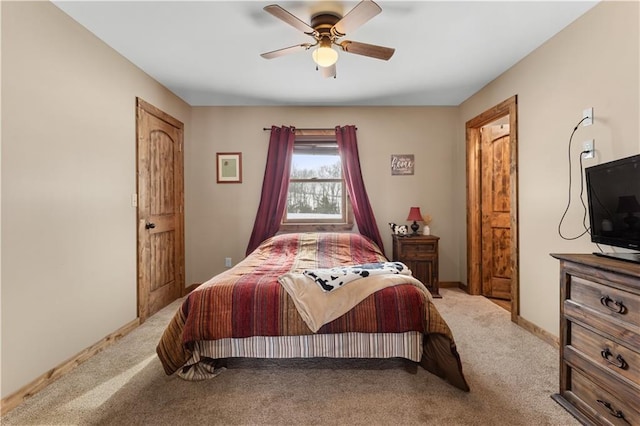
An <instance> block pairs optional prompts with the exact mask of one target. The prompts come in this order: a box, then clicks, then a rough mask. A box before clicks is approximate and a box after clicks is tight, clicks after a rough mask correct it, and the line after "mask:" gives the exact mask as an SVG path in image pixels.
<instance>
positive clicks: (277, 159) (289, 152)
mask: <svg viewBox="0 0 640 426" xmlns="http://www.w3.org/2000/svg"><path fill="white" fill-rule="evenodd" d="M295 140H296V133H295V128H293V127H286V126H282V127H276V126H271V138H270V139H269V152H268V154H267V164H266V166H265V170H264V180H263V181H262V195H261V196H260V205H259V206H258V213H257V214H256V221H255V223H254V225H253V232H252V233H251V239H250V240H249V245H248V246H247V252H246V254H249V253H251V252H252V251H253V250H255V249H256V248H257V247H258V246H259V245H260V243H261V242H263V241H264V240H266V239H267V238H269V237H273V236H274V235H275V234H276V232H278V229H279V228H280V222H281V220H282V215H283V214H284V209H285V208H286V206H287V191H288V190H289V170H290V169H291V157H292V156H293V144H294V142H295Z"/></svg>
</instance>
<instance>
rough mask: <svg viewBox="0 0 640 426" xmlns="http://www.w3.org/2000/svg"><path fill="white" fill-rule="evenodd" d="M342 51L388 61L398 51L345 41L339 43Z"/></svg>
mask: <svg viewBox="0 0 640 426" xmlns="http://www.w3.org/2000/svg"><path fill="white" fill-rule="evenodd" d="M339 46H340V47H342V50H344V51H345V52H349V53H355V54H356V55H363V56H369V57H371V58H376V59H382V60H383V61H388V60H389V59H390V58H391V57H392V56H393V53H394V52H395V51H396V49H392V48H391V47H384V46H376V45H375V44H367V43H360V42H357V41H351V40H344V41H342V42H340V43H339Z"/></svg>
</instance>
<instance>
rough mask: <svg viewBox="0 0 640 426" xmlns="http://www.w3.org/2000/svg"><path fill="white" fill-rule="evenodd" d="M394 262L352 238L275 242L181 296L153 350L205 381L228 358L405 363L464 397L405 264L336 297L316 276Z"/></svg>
mask: <svg viewBox="0 0 640 426" xmlns="http://www.w3.org/2000/svg"><path fill="white" fill-rule="evenodd" d="M390 264H391V266H394V264H393V263H392V262H389V261H388V259H386V258H385V256H384V254H383V253H382V251H381V250H380V248H379V247H377V246H376V245H375V244H374V243H373V242H372V241H371V240H369V239H368V238H366V237H363V236H361V235H359V234H355V233H293V234H283V235H277V236H274V237H272V238H269V239H267V240H265V241H264V242H263V243H262V244H260V246H259V247H258V248H257V249H256V250H254V251H253V252H252V253H251V254H249V255H248V256H247V257H246V258H245V259H244V260H243V261H241V262H240V263H238V264H237V265H236V266H234V267H233V268H231V269H229V270H227V271H225V272H223V273H221V274H219V275H216V276H215V277H213V278H211V279H210V280H209V281H207V282H205V283H203V284H202V285H200V286H199V287H198V288H197V289H196V290H194V291H192V292H191V293H190V294H189V295H188V296H187V297H186V298H185V300H184V301H183V303H182V305H181V306H180V308H178V310H177V312H176V313H175V315H174V316H173V318H172V319H171V321H170V323H169V324H168V326H167V328H166V329H165V331H164V333H163V335H162V337H161V339H160V342H159V343H158V346H157V349H156V352H157V354H158V357H159V359H160V361H161V362H162V365H163V368H164V371H165V372H166V374H168V375H172V374H177V375H179V376H180V377H182V378H184V379H187V380H202V379H207V378H211V377H215V376H216V375H217V374H219V373H220V372H221V371H223V370H224V368H220V365H221V361H223V360H225V359H227V358H232V357H249V358H318V357H323V358H325V357H326V358H396V357H400V358H406V359H409V360H412V361H414V362H417V363H420V365H422V366H423V367H424V368H425V369H427V370H428V371H430V372H431V373H433V374H435V375H437V376H439V377H441V378H443V379H444V380H446V381H448V382H449V383H450V384H452V385H453V386H456V387H457V388H460V389H462V390H464V391H468V390H469V386H468V384H467V382H466V380H465V378H464V375H463V372H462V365H461V361H460V356H459V354H458V351H457V348H456V345H455V342H454V339H453V336H452V333H451V330H450V329H449V326H448V325H447V324H446V322H445V321H444V319H443V318H442V317H441V316H440V314H439V313H438V311H437V310H436V308H435V306H434V305H433V303H432V298H431V295H430V294H429V292H428V290H427V289H426V288H425V287H424V285H422V283H420V282H419V281H418V280H416V279H415V278H413V277H412V276H411V275H410V272H409V273H407V272H406V271H402V266H403V265H402V264H400V265H399V270H398V271H397V272H396V271H394V273H389V274H380V275H377V274H369V273H366V274H367V276H366V277H358V278H359V279H355V280H352V281H349V282H347V283H345V284H343V285H341V286H335V288H334V289H331V290H327V288H322V285H321V283H320V282H318V280H315V279H314V278H312V276H313V277H315V276H316V275H313V274H312V272H327V270H330V271H333V270H335V268H348V269H349V272H352V271H353V269H352V268H353V267H356V268H359V269H358V271H361V270H362V267H363V266H365V265H376V267H378V265H384V266H389V265H390ZM396 264H397V262H396ZM305 272H306V274H305ZM369 275H370V276H369ZM320 281H321V280H320Z"/></svg>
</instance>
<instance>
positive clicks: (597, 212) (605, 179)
mask: <svg viewBox="0 0 640 426" xmlns="http://www.w3.org/2000/svg"><path fill="white" fill-rule="evenodd" d="M585 175H586V182H587V197H588V203H589V222H590V226H591V241H593V242H594V243H601V244H607V245H610V246H615V247H624V248H627V249H631V250H640V155H634V156H632V157H627V158H622V159H620V160H615V161H611V162H608V163H603V164H599V165H597V166H593V167H588V168H586V169H585ZM623 257H624V256H623ZM628 257H630V258H629V259H625V260H635V258H634V256H628ZM638 261H640V256H638Z"/></svg>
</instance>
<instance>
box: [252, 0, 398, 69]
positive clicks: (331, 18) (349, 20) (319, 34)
mask: <svg viewBox="0 0 640 426" xmlns="http://www.w3.org/2000/svg"><path fill="white" fill-rule="evenodd" d="M264 10H265V11H266V12H268V13H270V14H272V15H273V16H275V17H276V18H278V19H281V20H282V21H284V22H286V23H287V24H289V25H291V26H292V27H294V28H296V29H298V30H300V31H302V32H303V33H305V34H306V35H308V36H311V37H313V39H314V42H312V43H301V44H297V45H294V46H290V47H285V48H283V49H278V50H274V51H271V52H267V53H263V54H261V55H260V56H262V57H263V58H265V59H273V58H278V57H280V56H283V55H287V54H290V53H295V52H299V51H303V50H309V49H311V48H313V47H315V48H316V49H315V50H314V51H313V53H312V57H313V60H314V62H315V63H316V64H317V69H320V70H321V72H322V75H323V77H334V78H335V76H336V61H337V60H338V52H337V51H336V50H335V49H334V48H333V46H337V47H339V48H340V49H342V51H344V52H347V53H355V54H356V55H363V56H369V57H371V58H376V59H382V60H384V61H387V60H389V59H390V58H391V56H393V53H394V52H395V49H392V48H390V47H383V46H376V45H374V44H367V43H360V42H357V41H351V40H340V39H341V38H342V37H344V36H346V35H347V33H350V32H352V31H353V30H355V29H356V28H358V27H360V26H361V25H362V24H364V23H365V22H367V21H369V20H370V19H371V18H373V17H374V16H376V15H377V14H379V13H380V12H382V8H381V7H380V6H378V5H377V4H376V3H375V2H373V1H371V0H362V1H361V2H360V3H358V4H357V5H356V6H355V7H354V8H353V9H351V10H350V11H349V12H348V13H347V14H346V15H344V16H340V15H339V14H337V13H335V12H321V13H316V14H315V15H313V16H312V17H311V25H308V24H307V23H306V22H304V21H302V20H301V19H299V18H297V17H296V16H294V15H293V14H291V13H290V12H288V11H286V10H285V9H283V8H282V7H280V6H278V5H277V4H271V5H269V6H265V8H264Z"/></svg>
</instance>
